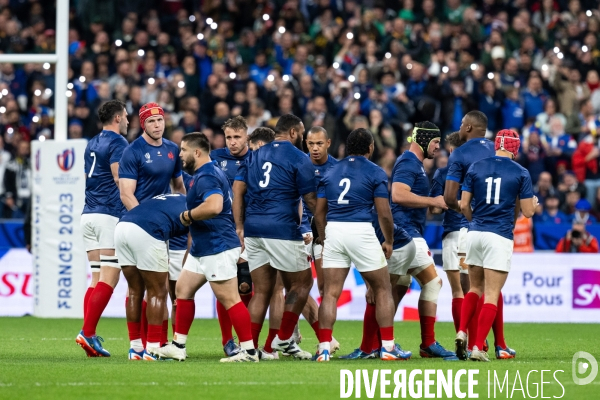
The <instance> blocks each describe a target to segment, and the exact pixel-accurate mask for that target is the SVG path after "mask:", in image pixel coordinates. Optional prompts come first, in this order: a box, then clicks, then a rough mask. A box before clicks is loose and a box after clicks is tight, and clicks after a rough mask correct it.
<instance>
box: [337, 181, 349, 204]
mask: <svg viewBox="0 0 600 400" xmlns="http://www.w3.org/2000/svg"><path fill="white" fill-rule="evenodd" d="M339 186H343V187H344V190H342V193H341V194H340V197H338V204H348V203H350V200H344V196H345V195H346V193H348V190H350V179H348V178H344V179H342V180H341V181H340V184H339Z"/></svg>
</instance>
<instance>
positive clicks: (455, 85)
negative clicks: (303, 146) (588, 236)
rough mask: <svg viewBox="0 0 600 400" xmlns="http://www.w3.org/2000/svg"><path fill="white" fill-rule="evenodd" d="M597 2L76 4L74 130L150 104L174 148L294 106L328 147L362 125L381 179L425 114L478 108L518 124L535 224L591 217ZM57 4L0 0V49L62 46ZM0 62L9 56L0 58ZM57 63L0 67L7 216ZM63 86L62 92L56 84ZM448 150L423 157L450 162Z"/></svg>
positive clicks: (494, 127) (599, 65)
mask: <svg viewBox="0 0 600 400" xmlns="http://www.w3.org/2000/svg"><path fill="white" fill-rule="evenodd" d="M598 7H599V2H598V0H570V1H566V0H560V1H552V0H543V1H532V0H530V1H526V0H510V1H508V2H501V1H498V0H484V1H478V2H474V3H472V4H470V3H468V2H461V1H460V0H447V1H440V0H424V1H423V2H422V3H420V4H415V3H414V2H413V0H404V1H391V0H388V1H384V0H381V1H379V0H371V1H369V0H366V1H362V2H359V1H355V0H345V1H336V0H289V1H285V0H272V1H270V0H227V1H221V0H204V1H183V0H182V1H177V0H176V1H173V0H171V1H165V0H154V1H147V2H142V1H127V2H118V1H116V0H102V1H100V0H79V1H72V2H71V11H70V21H69V57H70V64H69V65H70V67H69V85H68V88H65V90H68V91H67V96H68V97H69V106H68V112H69V124H68V136H69V138H82V137H83V138H88V139H89V138H91V137H93V136H94V135H96V134H97V133H98V132H99V131H100V129H101V124H100V122H99V120H98V117H97V111H98V108H99V106H100V104H102V103H103V102H105V101H107V100H110V99H119V100H122V101H124V102H125V103H126V105H127V112H128V114H129V116H130V120H129V130H128V135H127V140H128V141H129V142H131V141H133V140H134V139H136V138H137V137H138V136H139V135H140V134H141V129H140V126H139V121H138V118H137V115H138V113H139V109H140V107H141V106H142V105H143V104H144V103H147V102H157V103H158V104H159V105H160V106H161V107H162V108H163V109H164V110H165V121H166V132H165V136H166V137H167V138H169V139H171V140H173V141H174V142H175V143H177V144H179V143H180V142H181V139H182V137H183V136H184V135H186V134H187V133H190V132H194V131H202V132H204V133H206V134H207V135H208V137H209V138H210V140H211V146H212V147H213V148H220V147H223V146H224V145H225V140H224V135H223V132H222V131H221V128H220V127H221V126H222V124H223V122H224V121H226V120H227V119H228V118H230V117H232V116H237V115H242V116H244V117H245V118H246V119H247V120H248V123H249V126H250V129H249V132H252V130H253V129H255V128H257V127H260V126H270V127H273V126H274V125H275V123H276V121H277V118H278V117H279V116H281V115H284V114H287V113H293V114H295V115H298V116H300V117H301V118H302V119H303V121H304V123H305V125H306V126H307V128H308V127H312V126H322V127H323V128H325V129H326V130H327V132H328V133H329V135H330V136H331V138H332V146H331V148H330V152H331V154H332V156H334V157H336V158H342V157H343V156H344V155H345V148H344V143H345V142H346V138H347V135H348V133H349V132H350V131H351V130H353V129H356V128H361V127H363V128H368V129H369V130H370V131H371V132H372V133H373V134H374V137H375V144H376V148H375V153H374V155H373V161H375V162H376V163H377V164H379V165H380V166H382V167H383V168H384V170H385V171H386V172H387V173H388V175H390V174H391V171H392V167H393V165H394V161H395V160H396V157H397V156H398V155H399V154H401V153H402V152H403V151H404V150H405V149H406V148H407V145H408V144H407V141H406V137H407V133H410V132H411V130H412V127H413V124H414V123H415V122H417V121H422V120H429V121H433V122H435V123H436V124H437V125H438V126H439V127H440V128H441V129H442V132H443V134H444V136H445V135H447V134H449V133H451V132H453V131H457V130H458V128H459V126H460V123H461V119H462V117H463V116H464V115H465V113H467V112H468V111H471V110H475V109H477V110H481V111H482V112H484V113H485V114H486V115H487V117H488V120H489V125H488V128H489V132H488V137H489V138H492V139H493V136H494V135H495V133H496V132H497V131H498V130H500V129H502V128H512V129H515V130H516V131H517V132H519V133H520V135H521V137H522V142H523V146H522V148H521V153H520V155H519V158H518V161H519V163H520V164H522V165H523V166H524V167H526V168H527V169H528V170H529V171H530V174H531V177H532V180H533V183H534V185H535V192H536V195H537V196H538V197H539V198H540V204H541V205H540V207H539V208H538V210H537V213H536V216H535V217H534V224H539V223H550V224H552V223H564V222H567V223H571V222H573V221H575V220H576V221H577V222H580V223H583V224H584V226H585V225H587V224H592V223H597V220H598V219H600V165H599V161H600V150H599V148H598V134H597V133H598V129H600V119H599V115H600V80H599V76H598V70H599V69H600V44H599V43H598V41H599V40H600V11H599V9H598ZM55 12H56V11H55V9H54V6H53V5H49V4H47V3H45V2H40V1H28V2H25V1H13V0H0V53H49V52H53V51H54V50H55ZM0 57H1V56H0ZM53 90H54V66H53V65H51V64H43V65H42V64H24V65H13V64H8V63H2V64H0V132H2V137H1V139H0V149H2V150H1V151H0V195H1V198H2V202H1V203H2V204H1V207H2V210H1V212H2V217H3V218H14V217H16V218H19V217H22V216H23V214H24V212H25V211H26V209H27V204H28V202H29V197H30V193H31V167H30V154H29V153H30V151H29V143H30V141H31V140H36V139H40V138H41V137H43V138H52V137H53V120H54V110H53V98H54V95H55V94H54V93H53ZM62 91H63V88H60V89H59V93H63V92H62ZM446 163H447V155H446V154H444V152H441V154H440V155H439V156H438V157H437V158H436V159H435V160H433V161H430V160H427V161H426V163H425V164H426V169H427V171H428V173H429V175H430V178H431V177H432V176H433V173H434V172H435V170H436V168H440V167H444V166H445V165H446Z"/></svg>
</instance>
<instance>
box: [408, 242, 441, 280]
mask: <svg viewBox="0 0 600 400" xmlns="http://www.w3.org/2000/svg"><path fill="white" fill-rule="evenodd" d="M413 242H414V243H415V247H416V249H417V252H416V254H415V258H413V260H412V262H411V263H410V266H409V267H408V269H414V268H423V267H428V266H430V265H432V264H433V265H435V262H434V261H433V257H431V251H429V246H428V245H427V242H426V241H425V239H423V238H413ZM401 275H406V274H401Z"/></svg>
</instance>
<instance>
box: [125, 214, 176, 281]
mask: <svg viewBox="0 0 600 400" xmlns="http://www.w3.org/2000/svg"><path fill="white" fill-rule="evenodd" d="M115 251H116V253H117V258H118V259H119V264H120V265H121V266H129V265H135V266H136V267H137V269H141V270H142V271H152V272H169V246H168V244H167V242H166V241H162V240H158V239H155V238H153V237H152V236H150V234H149V233H147V232H146V231H145V230H143V229H142V228H140V227H139V226H138V225H136V224H134V223H132V222H119V223H118V224H117V227H116V228H115Z"/></svg>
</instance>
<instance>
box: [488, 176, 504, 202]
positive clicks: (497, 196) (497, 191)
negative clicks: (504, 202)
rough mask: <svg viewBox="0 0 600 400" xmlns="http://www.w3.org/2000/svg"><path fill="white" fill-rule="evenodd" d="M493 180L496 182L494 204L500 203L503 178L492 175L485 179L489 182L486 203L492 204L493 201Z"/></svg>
mask: <svg viewBox="0 0 600 400" xmlns="http://www.w3.org/2000/svg"><path fill="white" fill-rule="evenodd" d="M492 181H493V182H494V183H495V184H496V187H495V190H494V204H500V185H501V184H502V178H496V179H493V178H492V177H491V176H490V177H489V178H487V179H486V180H485V183H487V195H486V196H485V202H486V204H491V202H492Z"/></svg>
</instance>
